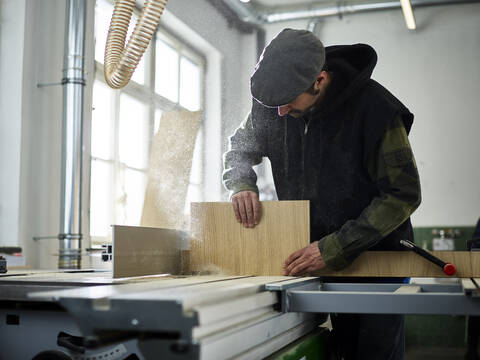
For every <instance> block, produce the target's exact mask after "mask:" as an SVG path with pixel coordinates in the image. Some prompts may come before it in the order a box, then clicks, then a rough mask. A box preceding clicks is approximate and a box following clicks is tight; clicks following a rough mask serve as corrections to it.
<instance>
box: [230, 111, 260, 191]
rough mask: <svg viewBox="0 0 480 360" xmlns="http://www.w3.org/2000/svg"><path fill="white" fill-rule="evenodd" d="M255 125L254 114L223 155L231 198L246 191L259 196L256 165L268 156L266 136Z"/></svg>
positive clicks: (232, 137) (240, 129)
mask: <svg viewBox="0 0 480 360" xmlns="http://www.w3.org/2000/svg"><path fill="white" fill-rule="evenodd" d="M262 133H263V132H262V131H261V129H259V128H258V126H256V125H255V122H254V119H253V116H252V113H250V114H248V116H247V118H246V119H245V121H243V122H242V124H241V125H240V126H239V127H238V128H237V129H236V130H235V133H234V134H233V135H232V136H230V138H229V149H228V151H227V152H226V153H225V154H224V155H223V168H224V170H223V177H222V178H223V184H224V186H225V188H226V189H227V190H229V191H230V196H232V195H234V194H236V193H237V192H240V191H244V190H251V191H255V192H256V193H257V194H258V187H257V185H256V183H257V174H256V173H255V170H254V169H253V166H254V165H258V164H260V163H261V162H262V158H263V156H266V152H265V149H266V136H263V135H262Z"/></svg>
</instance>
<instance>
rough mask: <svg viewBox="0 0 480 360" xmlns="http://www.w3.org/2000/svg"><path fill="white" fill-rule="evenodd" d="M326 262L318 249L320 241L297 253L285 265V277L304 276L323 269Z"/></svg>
mask: <svg viewBox="0 0 480 360" xmlns="http://www.w3.org/2000/svg"><path fill="white" fill-rule="evenodd" d="M325 266H327V265H326V264H325V261H323V258H322V254H321V253H320V250H319V248H318V241H315V242H313V243H311V244H310V245H308V246H306V247H304V248H303V249H300V250H298V251H295V252H294V253H293V254H292V255H290V256H289V257H288V259H287V260H286V261H285V262H284V264H283V275H287V276H296V275H304V274H306V273H310V272H313V271H317V270H320V269H323V268H324V267H325Z"/></svg>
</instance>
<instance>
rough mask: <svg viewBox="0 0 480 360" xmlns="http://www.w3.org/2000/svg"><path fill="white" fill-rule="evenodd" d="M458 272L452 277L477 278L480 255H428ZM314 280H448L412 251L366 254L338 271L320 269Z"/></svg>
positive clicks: (437, 269) (444, 252)
mask: <svg viewBox="0 0 480 360" xmlns="http://www.w3.org/2000/svg"><path fill="white" fill-rule="evenodd" d="M431 253H432V254H433V255H434V256H436V257H438V258H440V259H442V260H443V261H444V262H450V263H452V264H454V265H455V267H456V268H457V273H456V274H455V275H454V277H460V278H469V277H478V276H480V253H478V254H476V253H475V252H470V251H431ZM315 275H316V276H367V277H368V276H388V277H390V276H391V277H409V276H411V277H449V276H447V275H445V274H444V273H443V271H442V270H441V269H440V267H438V266H437V265H434V264H432V263H431V262H430V261H427V260H426V259H424V258H423V257H421V256H420V255H418V254H416V253H414V252H411V251H366V252H364V253H362V254H361V255H360V256H359V257H358V258H357V259H355V260H354V261H353V262H352V264H350V265H349V266H348V267H347V268H345V269H344V270H341V271H332V270H329V269H323V270H321V271H318V272H316V273H315Z"/></svg>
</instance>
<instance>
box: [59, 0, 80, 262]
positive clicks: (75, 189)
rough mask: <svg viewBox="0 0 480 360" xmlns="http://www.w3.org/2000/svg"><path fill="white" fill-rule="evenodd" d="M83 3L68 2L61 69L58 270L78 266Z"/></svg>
mask: <svg viewBox="0 0 480 360" xmlns="http://www.w3.org/2000/svg"><path fill="white" fill-rule="evenodd" d="M85 20H86V1H85V0H68V2H67V22H66V27H65V57H64V69H63V79H62V84H63V138H62V182H61V204H60V233H59V234H58V239H59V241H60V249H59V260H58V267H59V268H60V269H70V268H73V269H79V268H80V267H81V240H82V234H81V210H82V203H81V198H82V196H81V195H82V140H83V139H82V126H83V115H84V114H83V103H84V86H85V77H84V49H85Z"/></svg>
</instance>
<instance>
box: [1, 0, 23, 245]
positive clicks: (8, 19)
mask: <svg viewBox="0 0 480 360" xmlns="http://www.w3.org/2000/svg"><path fill="white" fill-rule="evenodd" d="M25 3H26V2H25V1H24V0H23V1H21V0H18V1H7V0H1V1H0V54H2V55H1V56H0V79H2V81H1V82H0V246H17V245H18V229H19V217H18V211H19V197H20V155H21V149H20V146H21V136H22V77H23V73H22V70H23V69H22V63H23V56H24V51H23V37H24V32H25V6H26V5H25Z"/></svg>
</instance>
